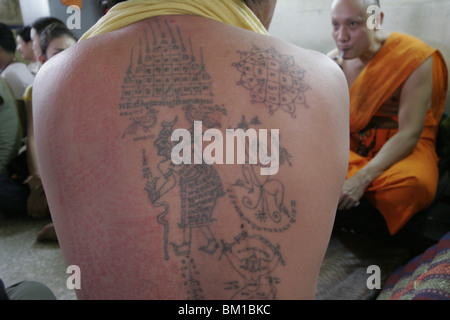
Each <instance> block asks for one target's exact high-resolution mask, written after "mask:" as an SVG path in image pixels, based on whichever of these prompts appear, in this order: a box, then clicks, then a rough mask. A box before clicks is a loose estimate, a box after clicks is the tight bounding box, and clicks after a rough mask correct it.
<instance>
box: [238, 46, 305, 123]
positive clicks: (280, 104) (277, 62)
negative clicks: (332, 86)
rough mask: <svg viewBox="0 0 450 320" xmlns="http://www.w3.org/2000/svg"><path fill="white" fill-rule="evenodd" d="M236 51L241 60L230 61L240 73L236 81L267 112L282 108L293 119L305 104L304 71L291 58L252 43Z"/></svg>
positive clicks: (253, 101) (272, 112)
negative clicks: (250, 47)
mask: <svg viewBox="0 0 450 320" xmlns="http://www.w3.org/2000/svg"><path fill="white" fill-rule="evenodd" d="M239 53H240V55H241V61H240V62H238V63H234V64H233V66H234V67H236V69H237V70H238V71H239V72H240V73H241V74H242V77H241V80H240V81H239V82H238V83H237V84H238V85H241V86H243V87H244V88H246V89H248V90H249V91H250V92H251V102H252V103H254V104H256V103H261V104H263V105H265V106H266V108H267V109H269V112H270V114H274V113H275V111H277V110H283V111H284V112H287V113H288V114H290V115H291V117H293V118H295V117H296V114H295V113H296V110H297V107H298V106H299V105H303V106H305V107H307V106H308V104H307V102H306V97H305V92H306V91H307V90H308V89H310V87H309V86H308V85H307V84H306V83H305V81H304V77H305V70H302V69H300V68H298V67H296V66H295V63H294V60H293V58H292V57H289V56H284V55H282V54H280V53H279V52H278V51H277V50H275V49H274V48H270V49H268V50H263V49H261V48H258V47H256V46H254V47H253V48H252V49H251V50H250V51H241V52H239Z"/></svg>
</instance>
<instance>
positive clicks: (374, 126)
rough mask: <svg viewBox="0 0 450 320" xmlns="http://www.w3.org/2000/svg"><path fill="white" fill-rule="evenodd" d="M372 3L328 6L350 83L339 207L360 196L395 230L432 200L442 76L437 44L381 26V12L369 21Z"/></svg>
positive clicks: (344, 1)
mask: <svg viewBox="0 0 450 320" xmlns="http://www.w3.org/2000/svg"><path fill="white" fill-rule="evenodd" d="M371 5H375V6H377V7H378V8H380V3H379V1H376V0H334V1H333V3H332V7H331V10H332V16H331V20H332V26H333V32H332V34H333V38H334V40H335V42H336V46H337V48H336V49H335V50H333V51H331V52H330V53H329V56H330V57H332V58H333V59H335V60H337V61H338V63H339V64H340V66H341V68H342V70H343V71H344V73H345V76H346V78H347V82H348V85H349V87H350V160H349V166H348V173H347V179H346V181H345V183H344V186H343V188H342V195H341V197H340V200H339V207H338V209H339V210H340V211H344V210H350V209H352V208H354V207H357V206H358V205H359V204H360V201H361V200H362V198H363V197H364V198H365V199H366V200H368V201H369V202H370V203H371V204H372V205H373V206H374V207H375V208H376V209H377V210H378V211H379V212H380V213H381V215H382V216H383V217H384V220H385V222H386V225H387V228H388V231H389V233H390V234H391V235H394V234H396V233H397V232H398V231H399V230H400V229H401V228H402V227H403V226H404V225H405V223H406V222H407V221H409V219H410V218H411V217H412V216H413V215H414V214H416V213H417V212H419V211H420V210H423V209H425V208H427V207H429V206H430V205H431V203H432V202H433V200H434V198H435V194H436V189H437V184H438V177H439V172H438V156H437V154H436V151H435V147H436V136H437V130H438V125H439V121H440V119H441V116H442V114H443V109H444V104H445V97H446V93H447V85H448V83H447V82H448V77H447V68H446V65H445V61H444V59H443V57H442V55H441V53H440V52H439V51H438V50H436V49H433V48H431V47H430V46H428V45H427V44H425V43H423V42H422V41H421V40H419V39H417V38H414V37H412V36H409V35H406V34H401V33H397V32H388V31H385V30H382V29H381V24H382V22H383V17H384V13H383V12H381V11H380V12H379V14H377V15H376V18H377V19H376V21H375V20H373V18H374V17H373V16H372V13H373V12H372V11H371V10H369V12H372V13H367V12H368V8H369V6H371ZM374 12H375V11H374ZM377 24H378V25H377ZM371 26H374V27H371ZM342 214H343V212H338V214H337V219H339V217H340V216H341V215H342ZM356 214H357V213H356ZM344 216H345V215H344Z"/></svg>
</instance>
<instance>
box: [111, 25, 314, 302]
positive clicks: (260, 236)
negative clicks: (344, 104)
mask: <svg viewBox="0 0 450 320" xmlns="http://www.w3.org/2000/svg"><path fill="white" fill-rule="evenodd" d="M235 67H236V68H237V70H238V71H239V72H240V73H241V75H242V78H241V81H240V82H239V85H242V86H244V87H245V88H247V89H249V90H250V91H251V92H252V98H251V101H252V102H253V103H255V104H256V103H261V104H263V105H265V106H266V107H267V108H268V109H269V111H270V113H274V112H275V111H277V110H282V111H285V112H287V113H288V114H290V115H291V116H292V117H295V111H296V108H297V106H299V105H303V106H307V103H306V98H305V95H304V93H305V92H306V91H307V90H308V86H307V85H306V84H305V83H304V82H303V77H304V74H305V72H304V71H303V70H301V69H299V68H297V67H296V66H295V64H294V62H293V60H292V59H291V58H288V57H285V56H282V55H281V54H279V53H278V52H276V51H275V50H274V49H269V50H262V49H259V48H257V47H253V49H251V50H250V51H243V52H241V62H239V63H237V64H235ZM237 75H238V74H237ZM230 107H231V106H230ZM236 107H238V106H236ZM169 109H176V110H177V111H178V112H176V113H174V112H167V110H169ZM174 114H177V116H174ZM119 115H120V116H121V117H122V118H124V119H126V120H127V125H126V126H124V128H123V134H122V139H126V140H127V141H135V142H139V143H140V145H141V146H142V149H141V152H142V154H141V156H140V158H141V159H142V160H141V161H142V162H141V166H142V179H143V185H142V186H143V187H142V188H143V191H144V193H145V194H146V195H147V197H148V199H149V207H150V206H151V212H157V214H156V216H154V219H156V221H157V222H158V224H159V226H160V227H161V234H162V243H161V244H160V246H161V250H162V252H163V253H164V257H165V259H166V260H171V259H177V260H178V261H179V263H180V264H179V265H180V274H179V276H180V277H182V278H183V279H184V284H185V289H186V296H187V298H189V299H203V298H204V292H203V290H202V283H201V279H202V269H199V268H198V265H197V262H196V260H197V259H198V257H199V255H204V256H203V257H209V258H208V259H210V261H211V268H214V267H213V263H217V264H219V263H220V264H223V263H226V264H227V265H228V266H229V267H230V270H234V271H235V277H232V278H230V280H229V281H227V282H225V283H224V289H225V290H227V291H229V292H230V297H231V298H234V299H272V298H275V297H276V293H277V290H276V288H277V284H279V283H280V279H279V278H278V277H277V276H276V272H277V270H278V269H279V268H282V267H284V266H285V265H286V262H285V260H284V259H283V255H282V248H281V247H280V246H279V245H278V244H277V243H272V242H271V241H269V239H268V238H269V236H268V235H270V233H272V235H273V233H277V234H282V233H283V232H284V231H286V230H288V229H289V228H290V227H291V226H292V224H294V223H295V222H296V215H297V212H296V202H295V200H293V199H286V193H285V186H284V184H283V182H282V181H281V180H279V179H276V176H261V175H260V174H259V168H260V165H253V164H243V165H241V168H242V172H241V173H240V175H239V177H238V178H237V179H236V180H235V181H234V183H231V184H230V185H228V186H224V183H223V180H222V179H221V177H220V175H219V172H218V171H217V170H216V166H214V165H208V164H205V163H203V164H187V163H181V164H175V163H174V162H173V161H172V158H171V153H172V151H173V148H174V146H175V142H174V141H173V139H172V134H173V132H174V131H175V130H176V129H177V127H181V126H182V124H185V123H186V122H187V123H191V124H192V125H191V126H190V127H188V128H187V129H186V130H188V131H189V132H191V133H193V131H194V122H195V121H197V122H198V121H202V123H203V126H204V127H206V128H219V129H222V130H225V129H226V128H224V127H223V124H222V123H221V120H220V119H222V118H223V117H224V116H226V115H227V108H226V106H224V105H223V104H220V101H216V98H215V97H214V92H213V79H212V77H211V75H210V74H209V73H208V71H207V61H205V59H204V56H203V50H202V48H201V47H195V46H193V44H192V41H191V39H190V38H189V37H186V36H184V35H183V32H182V30H181V29H180V28H178V27H173V26H170V25H169V24H168V22H167V21H166V20H163V19H156V20H152V21H151V22H149V25H148V30H147V32H145V34H143V41H141V42H140V43H139V45H136V47H135V48H134V49H133V50H132V51H131V54H130V64H129V67H128V69H127V71H126V75H125V78H124V81H123V85H122V96H121V99H120V103H119ZM262 125H263V124H262V123H261V121H260V120H259V119H258V118H257V117H255V118H253V119H250V120H247V119H246V117H245V116H242V120H241V121H240V122H239V123H236V125H235V128H234V129H243V130H247V129H249V128H255V127H259V126H262ZM276 147H277V150H279V156H278V157H279V164H280V166H292V156H291V155H290V154H289V152H288V151H287V150H286V149H284V148H282V147H281V146H279V145H277V146H276ZM190 148H191V149H195V148H194V146H193V145H191V146H190ZM249 148H250V146H249ZM246 152H247V151H246ZM174 197H179V204H176V203H178V201H175V202H173V201H171V200H170V199H174ZM225 202H228V206H229V207H230V208H232V209H231V210H230V211H227V212H220V210H218V208H219V207H220V206H218V203H225ZM233 209H234V210H233ZM149 211H150V209H149ZM229 215H234V217H238V218H240V221H241V223H242V225H241V228H240V230H239V231H238V232H236V234H230V235H229V236H228V238H219V239H218V238H217V236H216V234H215V230H218V229H219V228H221V224H222V223H224V221H225V222H226V219H227V216H229ZM221 234H223V233H221ZM152 245H155V244H152Z"/></svg>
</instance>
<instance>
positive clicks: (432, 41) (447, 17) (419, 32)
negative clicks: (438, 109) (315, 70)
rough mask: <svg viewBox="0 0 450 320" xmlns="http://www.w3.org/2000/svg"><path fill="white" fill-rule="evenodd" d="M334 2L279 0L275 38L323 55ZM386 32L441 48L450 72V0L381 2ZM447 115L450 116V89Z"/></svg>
mask: <svg viewBox="0 0 450 320" xmlns="http://www.w3.org/2000/svg"><path fill="white" fill-rule="evenodd" d="M331 2H332V0H278V5H277V9H276V12H275V15H274V18H273V22H272V25H271V28H270V30H269V31H270V33H271V35H272V36H274V37H277V38H280V39H284V40H287V41H289V42H292V43H294V44H297V45H299V46H302V47H305V48H311V49H314V50H317V51H320V52H323V53H326V52H328V51H329V50H331V49H333V48H334V47H335V45H334V41H333V39H332V38H331V21H330V4H331ZM381 8H382V10H383V12H384V14H385V19H384V23H383V29H385V30H389V31H399V32H404V33H408V34H410V35H413V36H416V37H418V38H420V39H422V40H424V41H425V42H426V43H428V44H429V45H431V46H433V47H435V48H437V49H439V50H440V51H441V52H442V54H443V55H444V57H445V59H446V62H447V66H448V67H449V69H450V0H381ZM445 112H446V113H447V114H448V115H450V90H449V93H448V96H447V104H446V108H445Z"/></svg>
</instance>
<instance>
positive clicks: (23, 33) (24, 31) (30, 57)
mask: <svg viewBox="0 0 450 320" xmlns="http://www.w3.org/2000/svg"><path fill="white" fill-rule="evenodd" d="M30 31H31V27H30V26H26V27H23V28H21V29H19V30H18V31H17V36H16V40H17V51H19V52H20V54H21V56H22V58H23V59H25V60H27V61H28V62H29V63H28V65H27V66H28V70H30V72H31V73H32V74H33V75H34V76H36V74H37V72H38V71H39V68H40V67H41V62H40V61H39V60H38V58H37V57H36V55H35V54H34V50H33V41H32V40H31V37H30Z"/></svg>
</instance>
